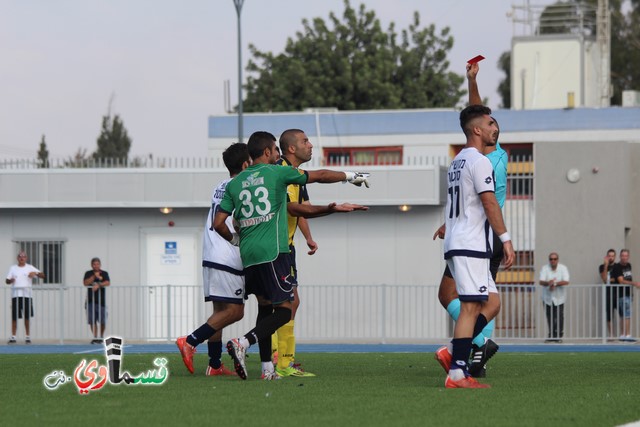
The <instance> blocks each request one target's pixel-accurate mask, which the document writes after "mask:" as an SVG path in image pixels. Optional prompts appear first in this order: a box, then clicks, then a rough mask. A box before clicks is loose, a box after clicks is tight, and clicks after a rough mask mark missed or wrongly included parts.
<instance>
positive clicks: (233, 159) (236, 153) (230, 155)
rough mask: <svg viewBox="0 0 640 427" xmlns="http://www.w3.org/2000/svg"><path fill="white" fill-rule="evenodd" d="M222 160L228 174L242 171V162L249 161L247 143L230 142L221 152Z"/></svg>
mask: <svg viewBox="0 0 640 427" xmlns="http://www.w3.org/2000/svg"><path fill="white" fill-rule="evenodd" d="M222 161H223V162H224V165H225V166H226V167H227V170H228V171H229V174H230V175H237V174H239V173H240V172H242V164H243V163H244V162H248V161H249V149H248V148H247V144H245V143H243V142H236V143H235V144H231V145H230V146H229V147H227V149H226V150H224V152H223V153H222Z"/></svg>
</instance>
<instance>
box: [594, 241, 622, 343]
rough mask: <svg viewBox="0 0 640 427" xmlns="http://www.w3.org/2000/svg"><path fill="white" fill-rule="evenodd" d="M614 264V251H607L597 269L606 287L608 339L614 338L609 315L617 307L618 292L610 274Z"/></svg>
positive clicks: (613, 278) (614, 280)
mask: <svg viewBox="0 0 640 427" xmlns="http://www.w3.org/2000/svg"><path fill="white" fill-rule="evenodd" d="M615 264H616V250H615V249H609V250H608V251H607V256H605V257H604V262H603V263H602V264H600V267H598V272H599V273H600V278H601V279H602V283H603V284H604V285H605V286H606V287H607V289H606V301H605V304H606V305H605V312H606V315H607V326H608V328H609V337H612V338H613V337H614V336H615V335H614V334H613V325H612V324H611V313H612V312H613V311H614V310H615V309H616V308H617V307H618V290H617V288H616V287H615V285H614V286H612V284H614V283H616V279H615V277H613V275H612V274H611V270H613V266H614V265H615Z"/></svg>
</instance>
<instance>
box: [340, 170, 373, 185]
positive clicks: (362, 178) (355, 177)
mask: <svg viewBox="0 0 640 427" xmlns="http://www.w3.org/2000/svg"><path fill="white" fill-rule="evenodd" d="M345 175H347V179H346V182H348V183H350V184H353V185H357V186H358V187H360V186H362V184H364V185H365V186H366V187H367V188H369V181H368V178H369V175H370V174H369V173H367V172H345Z"/></svg>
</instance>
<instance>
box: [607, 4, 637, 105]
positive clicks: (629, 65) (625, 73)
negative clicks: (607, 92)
mask: <svg viewBox="0 0 640 427" xmlns="http://www.w3.org/2000/svg"><path fill="white" fill-rule="evenodd" d="M612 3H613V2H612ZM615 3H617V4H618V6H617V8H616V7H613V8H612V12H611V86H612V87H613V94H612V97H611V104H613V105H621V104H622V91H624V90H640V67H638V64H640V0H632V1H631V3H630V6H631V7H630V8H629V10H628V11H627V13H624V8H622V7H621V5H620V2H619V0H618V1H616V2H615ZM612 5H613V4H612Z"/></svg>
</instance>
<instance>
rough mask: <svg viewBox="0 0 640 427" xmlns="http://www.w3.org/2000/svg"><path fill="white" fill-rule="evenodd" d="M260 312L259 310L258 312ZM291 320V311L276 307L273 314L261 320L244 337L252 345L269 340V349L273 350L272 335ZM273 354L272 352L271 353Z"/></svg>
mask: <svg viewBox="0 0 640 427" xmlns="http://www.w3.org/2000/svg"><path fill="white" fill-rule="evenodd" d="M258 311H259V310H258ZM289 320H291V309H290V308H285V307H276V308H275V309H273V313H272V314H270V315H269V316H267V317H265V318H263V319H261V320H260V321H259V323H258V324H257V325H256V327H255V328H253V329H252V330H251V331H250V332H249V333H248V334H247V335H245V336H244V337H245V338H246V339H247V340H248V341H249V343H251V344H255V343H256V341H257V340H264V339H265V338H268V340H267V341H268V342H269V348H271V335H273V333H274V332H275V331H276V330H277V329H278V328H279V327H280V326H282V325H284V324H285V323H287V322H288V321H289ZM269 353H271V351H269Z"/></svg>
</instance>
